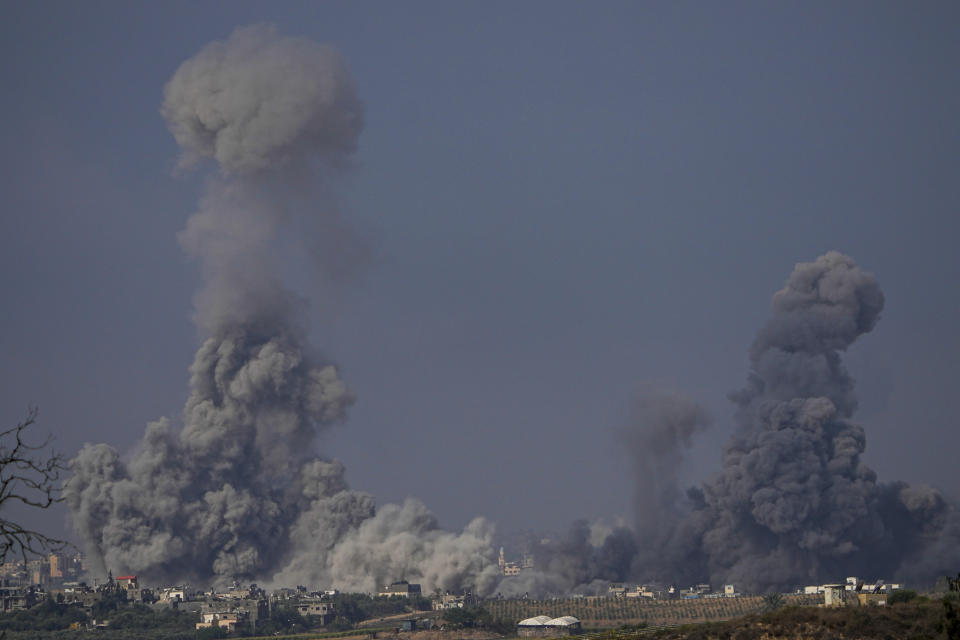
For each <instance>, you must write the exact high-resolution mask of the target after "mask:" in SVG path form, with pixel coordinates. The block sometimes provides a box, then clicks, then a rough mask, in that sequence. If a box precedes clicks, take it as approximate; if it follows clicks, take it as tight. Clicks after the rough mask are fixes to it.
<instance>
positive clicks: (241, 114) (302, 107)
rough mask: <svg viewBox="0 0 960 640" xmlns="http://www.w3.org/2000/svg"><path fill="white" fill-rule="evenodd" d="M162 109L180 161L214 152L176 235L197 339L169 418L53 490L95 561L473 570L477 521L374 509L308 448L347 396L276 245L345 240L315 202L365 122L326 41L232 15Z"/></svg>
mask: <svg viewBox="0 0 960 640" xmlns="http://www.w3.org/2000/svg"><path fill="white" fill-rule="evenodd" d="M162 113H163V115H164V117H165V118H166V119H167V122H168V123H169V126H170V130H171V131H172V132H173V134H174V136H175V138H176V140H177V142H178V143H179V144H180V146H181V148H182V150H183V154H182V156H181V160H180V166H181V167H189V166H192V165H194V164H196V163H198V162H200V161H203V160H205V159H214V160H215V161H216V163H217V164H218V166H219V168H220V176H219V177H217V178H212V179H211V180H210V181H209V184H208V187H207V190H206V194H205V196H204V197H203V199H202V201H201V203H200V210H199V211H198V212H197V213H195V214H194V215H193V216H192V217H191V218H190V220H189V221H188V223H187V226H186V229H185V230H184V231H183V233H182V234H181V236H180V240H181V244H182V245H183V247H184V249H185V250H186V251H187V252H188V253H189V254H190V255H191V256H193V257H195V258H196V259H197V260H198V261H199V262H200V265H201V267H202V271H203V275H204V280H205V287H204V288H203V290H202V291H201V292H200V293H199V294H198V296H197V298H196V310H197V313H196V318H197V323H198V326H199V328H200V329H201V331H202V332H203V334H204V335H205V336H206V339H205V341H204V342H203V344H202V346H201V347H200V349H199V351H198V352H197V355H196V358H195V360H194V363H193V365H192V367H191V369H190V371H191V378H190V396H189V399H188V401H187V404H186V407H185V409H184V413H183V426H182V428H180V429H175V428H173V427H172V426H171V425H170V424H169V423H168V422H167V421H166V420H161V421H159V422H157V423H154V424H151V425H149V426H148V428H147V431H146V435H145V437H144V439H143V441H142V443H141V444H140V445H139V446H138V447H137V449H136V450H135V451H134V452H133V453H132V454H131V455H130V456H129V457H127V458H122V457H121V456H120V455H119V454H118V452H117V451H116V450H115V449H113V448H112V447H110V446H108V445H105V444H99V445H87V446H85V447H84V448H83V449H82V450H81V451H80V453H79V454H78V455H77V457H76V458H75V459H74V461H73V463H72V464H73V471H74V475H73V477H72V478H71V480H70V482H69V483H68V485H67V487H66V490H65V493H64V495H65V497H66V500H67V502H68V504H69V507H70V510H71V515H72V521H73V524H74V527H75V528H76V529H77V531H78V532H79V533H80V534H81V535H82V536H83V538H84V540H85V541H86V542H87V544H88V547H89V551H90V553H91V555H92V557H93V558H94V559H95V560H97V561H98V563H99V565H100V566H99V572H100V573H102V574H104V575H105V574H106V570H107V569H112V570H114V571H123V572H126V571H134V572H137V573H140V574H142V575H144V576H145V577H146V578H147V579H149V580H156V581H161V580H163V581H175V580H176V581H181V580H189V581H193V582H199V583H201V584H206V583H211V582H226V581H229V580H231V579H247V580H249V579H256V580H259V581H261V582H264V581H266V582H269V581H271V579H274V578H276V579H277V580H280V581H283V582H287V581H289V582H290V583H293V582H296V583H301V584H302V583H307V584H310V585H312V586H327V587H339V588H347V589H363V590H373V589H374V588H375V587H376V586H377V585H378V584H381V583H383V582H385V581H387V582H389V581H391V580H395V579H399V578H407V579H410V580H414V581H420V582H422V583H424V587H425V588H427V589H433V588H437V587H439V588H442V589H454V588H460V587H462V586H475V585H480V586H482V585H484V584H489V583H490V582H491V580H492V576H495V574H496V568H495V565H494V564H493V562H492V557H491V551H490V549H491V536H492V531H491V527H490V526H489V525H488V524H487V523H485V522H484V521H482V520H477V521H474V522H473V523H471V524H470V525H469V526H468V527H467V529H466V530H465V531H464V532H463V533H462V534H459V535H458V534H452V533H448V532H445V531H441V530H440V529H439V528H438V527H437V523H436V521H435V520H434V518H433V517H432V516H431V515H430V513H429V512H428V511H427V510H426V509H425V507H423V505H421V504H420V503H418V502H416V501H409V502H407V503H405V504H404V505H402V506H396V505H387V506H385V507H382V508H380V509H379V510H378V509H376V508H375V505H374V500H373V498H372V497H371V496H369V495H366V494H363V493H358V492H353V491H350V490H349V488H348V487H347V485H346V482H345V481H344V469H343V466H342V465H341V464H340V463H338V462H335V461H327V460H323V459H321V458H319V457H318V456H317V455H316V454H315V453H314V440H315V438H316V436H317V434H318V432H319V431H320V430H322V429H324V428H325V427H327V426H328V425H331V424H333V423H335V422H337V421H340V420H342V419H343V418H344V417H345V414H346V411H347V409H348V407H349V406H350V405H351V404H352V403H353V401H354V399H353V396H352V395H351V393H350V392H349V390H348V389H347V387H346V385H345V384H344V383H343V381H342V380H341V378H340V374H339V371H338V369H337V367H336V366H335V365H333V364H332V363H330V362H329V361H327V360H326V359H324V358H323V357H322V356H321V355H320V354H318V353H317V352H316V351H315V350H313V349H311V348H310V347H309V345H308V344H307V341H306V337H305V334H304V331H303V329H302V328H301V326H300V322H299V316H300V314H301V312H302V310H303V309H304V308H305V306H306V305H305V302H304V301H303V300H302V299H300V298H299V297H298V296H296V295H295V294H293V293H292V292H291V291H290V290H289V289H287V288H286V287H285V286H284V285H283V283H282V281H281V278H280V276H279V274H280V272H281V267H282V265H280V264H277V262H276V259H275V256H277V255H278V254H285V253H286V251H283V252H281V251H278V246H280V245H281V243H286V244H283V245H282V246H284V247H285V249H286V248H289V246H291V242H292V239H295V238H297V237H300V236H301V233H299V232H302V231H304V230H307V231H318V230H319V231H322V232H323V233H325V234H326V237H325V238H321V239H320V240H319V241H318V240H317V239H316V238H312V237H307V240H306V241H305V242H304V243H302V244H301V246H300V247H299V248H300V249H301V250H302V249H306V253H310V254H311V256H312V258H314V260H315V262H316V266H317V267H318V273H317V275H318V276H319V277H320V278H335V277H337V276H338V275H340V274H342V272H343V269H341V267H342V265H344V264H348V263H349V262H350V261H351V260H354V259H355V258H356V255H358V254H357V252H356V251H354V249H356V247H357V244H356V242H355V239H354V238H353V236H352V235H351V234H350V233H349V231H348V228H347V227H346V225H344V224H343V223H342V222H341V221H340V220H338V218H337V215H336V210H335V209H332V208H330V207H324V206H319V207H318V206H317V203H323V202H328V201H329V198H327V197H325V193H324V189H326V188H327V187H326V186H320V185H326V184H327V183H329V182H330V180H331V178H333V177H335V174H336V172H337V171H338V170H339V169H342V168H343V167H345V166H347V165H348V164H349V163H348V161H349V157H350V154H351V153H352V151H353V150H354V149H355V147H356V143H357V137H358V135H359V133H360V130H361V128H362V122H363V109H362V106H361V103H360V101H359V100H358V98H357V96H356V94H355V92H354V89H353V84H352V81H351V79H350V75H349V73H348V72H347V70H346V67H345V66H344V65H343V63H342V62H341V60H340V58H339V56H338V55H337V54H336V52H335V51H333V50H332V49H330V48H328V47H323V46H320V45H317V44H315V43H313V42H310V41H307V40H303V39H299V38H286V37H281V36H279V35H278V34H277V33H276V31H275V30H274V29H273V28H271V27H267V26H254V27H249V28H245V29H240V30H238V31H236V32H235V33H234V34H233V35H231V36H230V37H229V38H228V39H227V40H226V41H224V42H215V43H213V44H211V45H209V46H207V47H206V48H204V49H203V50H202V51H201V52H200V53H199V54H197V55H196V56H195V57H194V58H192V59H190V60H188V61H187V62H185V63H184V64H183V65H182V66H181V67H180V68H179V69H178V70H177V72H176V73H175V74H174V76H173V78H172V79H171V80H170V82H169V83H168V85H167V87H166V90H165V100H164V104H163V108H162ZM321 179H322V180H321ZM291 229H293V230H295V231H296V232H291V231H290V230H291ZM303 245H305V246H303ZM317 247H328V248H330V249H331V253H335V252H334V251H333V249H334V248H335V249H336V250H337V251H339V252H344V251H346V252H348V253H352V255H351V256H347V257H345V256H344V255H342V254H339V255H329V254H324V253H322V252H321V253H319V254H318V253H317V251H316V249H317Z"/></svg>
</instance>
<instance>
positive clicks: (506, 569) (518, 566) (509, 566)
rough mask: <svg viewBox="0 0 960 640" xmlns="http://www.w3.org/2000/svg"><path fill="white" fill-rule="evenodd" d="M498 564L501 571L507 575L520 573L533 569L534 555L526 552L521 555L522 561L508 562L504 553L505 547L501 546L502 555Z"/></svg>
mask: <svg viewBox="0 0 960 640" xmlns="http://www.w3.org/2000/svg"><path fill="white" fill-rule="evenodd" d="M497 566H498V567H499V568H500V573H501V574H502V575H505V576H516V575H520V572H521V571H527V570H529V569H533V556H532V555H529V554H526V553H524V554H523V555H522V556H521V557H520V562H508V561H507V559H506V556H504V553H503V547H500V557H499V558H498V560H497Z"/></svg>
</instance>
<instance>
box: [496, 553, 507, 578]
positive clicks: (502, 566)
mask: <svg viewBox="0 0 960 640" xmlns="http://www.w3.org/2000/svg"><path fill="white" fill-rule="evenodd" d="M497 564H498V565H499V566H500V573H503V571H504V569H505V568H506V567H507V559H506V558H504V557H503V547H500V560H499V561H498V562H497Z"/></svg>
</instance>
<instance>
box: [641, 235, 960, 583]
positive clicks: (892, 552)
mask: <svg viewBox="0 0 960 640" xmlns="http://www.w3.org/2000/svg"><path fill="white" fill-rule="evenodd" d="M883 304H884V297H883V294H882V292H881V291H880V287H879V286H878V285H877V282H876V280H875V279H874V277H873V276H872V275H871V274H869V273H867V272H865V271H863V270H861V269H860V268H859V267H858V266H857V265H856V264H855V263H854V261H853V260H852V259H851V258H849V257H847V256H845V255H842V254H840V253H837V252H830V253H827V254H826V255H823V256H821V257H820V258H818V259H817V260H816V261H815V262H812V263H802V264H798V265H797V266H796V268H795V269H794V271H793V274H792V275H791V276H790V278H789V280H788V281H787V284H786V286H785V287H784V288H783V289H782V290H780V291H778V292H777V293H776V294H775V295H774V297H773V304H772V314H771V317H770V319H769V320H768V321H767V323H766V325H765V326H764V327H763V328H762V329H761V330H760V332H759V334H758V335H757V338H756V340H755V342H754V344H753V346H752V348H751V349H750V363H751V371H750V375H749V377H748V381H747V386H746V388H745V389H743V390H741V391H739V392H737V393H735V394H733V396H732V399H733V400H734V402H735V403H736V406H737V422H738V428H737V431H736V433H735V435H734V436H733V438H732V440H731V442H730V443H729V444H728V446H727V447H726V450H725V452H724V455H723V465H722V470H721V471H720V473H719V474H718V475H717V476H716V477H715V478H713V479H712V480H710V481H709V482H706V483H705V484H704V485H703V487H702V488H700V489H695V490H692V491H691V492H690V494H689V498H690V500H691V502H692V509H691V511H690V513H689V514H688V515H686V516H685V517H683V518H681V519H679V520H678V521H676V522H675V523H674V524H673V526H672V531H671V532H670V534H669V535H668V536H667V538H666V539H665V541H664V544H663V546H662V547H661V548H659V549H657V553H656V554H654V557H656V558H659V560H658V561H653V560H650V562H649V564H648V565H647V566H639V567H638V570H639V572H640V573H641V574H642V575H646V576H652V577H658V578H660V579H662V580H669V581H679V582H691V583H692V582H694V581H701V580H706V579H709V580H710V581H711V582H712V583H716V584H719V583H724V582H733V583H735V584H737V585H739V586H742V587H744V588H747V589H754V590H764V589H768V588H774V587H779V588H790V587H794V586H797V585H799V584H804V583H811V582H817V581H822V580H836V579H837V578H838V577H842V576H845V575H857V574H865V573H869V574H870V575H874V576H883V577H888V578H891V577H900V578H907V579H910V578H914V579H923V578H928V577H930V576H931V575H933V574H934V573H935V572H937V571H940V572H943V571H949V570H952V568H953V567H956V566H957V564H956V563H957V561H958V560H960V554H958V545H957V544H956V542H957V539H956V537H955V532H956V529H957V526H956V519H955V518H956V512H955V510H954V509H953V508H952V507H950V506H949V505H948V504H947V503H946V502H945V501H944V499H943V498H942V497H941V496H940V494H939V493H938V492H937V491H935V490H933V489H930V488H928V487H924V486H913V487H911V486H908V485H905V484H903V483H895V484H881V483H878V481H877V476H876V474H875V473H874V472H873V471H872V470H871V469H869V468H868V467H867V466H866V465H865V464H864V463H863V462H861V460H860V455H861V454H862V453H863V451H864V447H865V438H864V432H863V429H862V428H861V427H860V426H859V425H857V424H854V423H853V422H851V420H850V419H851V417H852V415H853V413H854V411H855V409H856V406H857V401H856V397H855V395H854V389H853V387H854V385H853V380H852V378H851V377H850V375H849V374H848V373H847V371H846V369H845V368H844V367H843V364H842V363H841V361H840V355H839V352H841V351H843V350H845V349H846V348H847V347H849V346H850V345H851V344H853V342H854V341H855V340H856V339H857V338H858V337H860V336H861V335H863V334H865V333H867V332H869V331H870V330H872V329H873V328H874V325H875V324H876V322H877V320H878V319H879V316H880V312H881V310H882V308H883ZM949 531H954V534H949ZM947 535H952V537H951V541H952V543H951V544H945V542H944V536H947Z"/></svg>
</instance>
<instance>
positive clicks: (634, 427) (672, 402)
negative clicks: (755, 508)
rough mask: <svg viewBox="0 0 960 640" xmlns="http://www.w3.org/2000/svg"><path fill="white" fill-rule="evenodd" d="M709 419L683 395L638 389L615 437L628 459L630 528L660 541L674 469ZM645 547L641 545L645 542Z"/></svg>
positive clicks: (669, 514)
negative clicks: (630, 467)
mask: <svg viewBox="0 0 960 640" xmlns="http://www.w3.org/2000/svg"><path fill="white" fill-rule="evenodd" d="M709 424H710V417H709V416H708V415H707V413H706V411H704V409H703V408H702V407H700V405H698V404H697V403H696V402H694V401H693V400H691V399H689V398H687V397H686V396H684V395H682V394H680V393H677V392H673V391H665V390H657V389H654V388H652V387H649V386H645V387H643V388H641V389H640V391H639V393H638V394H637V398H636V400H635V402H634V406H633V410H632V413H631V416H630V420H629V422H628V423H627V424H626V425H625V426H624V427H623V428H622V429H621V430H620V432H619V435H620V441H621V442H622V443H623V444H624V445H625V447H626V450H627V452H628V454H629V455H630V456H631V457H632V460H633V465H634V467H633V471H634V480H635V483H636V486H635V491H634V499H633V509H634V520H635V525H634V526H635V531H636V533H637V536H638V537H639V538H640V539H642V540H648V541H649V540H660V539H661V538H662V537H663V535H664V533H665V526H667V525H669V523H671V522H673V521H674V520H675V519H676V516H677V515H678V513H677V511H676V509H677V505H678V503H679V501H680V498H681V493H680V491H679V490H678V488H677V480H678V479H677V470H678V469H679V467H680V463H681V460H682V458H683V453H684V450H686V449H689V448H690V446H691V445H692V444H693V436H694V435H695V434H696V433H697V432H699V431H702V430H703V429H705V428H706V427H707V426H708V425H709ZM645 546H646V545H645Z"/></svg>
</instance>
